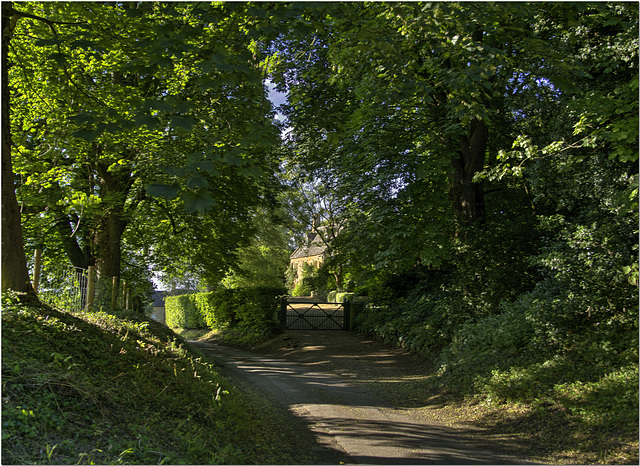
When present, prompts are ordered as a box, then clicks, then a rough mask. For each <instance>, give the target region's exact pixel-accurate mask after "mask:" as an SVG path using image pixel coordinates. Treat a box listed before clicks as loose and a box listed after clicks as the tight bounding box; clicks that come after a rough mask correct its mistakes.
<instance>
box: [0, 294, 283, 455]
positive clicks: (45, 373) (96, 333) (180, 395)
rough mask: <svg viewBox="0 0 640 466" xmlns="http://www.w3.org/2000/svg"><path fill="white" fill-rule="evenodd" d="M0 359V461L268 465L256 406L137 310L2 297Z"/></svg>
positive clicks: (184, 346) (183, 345)
mask: <svg viewBox="0 0 640 466" xmlns="http://www.w3.org/2000/svg"><path fill="white" fill-rule="evenodd" d="M2 356H3V357H2V463H3V464H74V463H75V464H252V463H258V464H266V463H267V462H265V461H264V459H265V457H264V456H263V455H264V454H265V449H264V448H261V447H260V445H259V444H258V443H256V441H255V438H254V437H255V434H256V431H257V430H259V429H260V428H261V426H262V428H266V425H265V424H266V423H267V422H268V420H266V419H264V418H260V419H258V422H255V421H256V419H255V418H256V416H255V411H256V410H260V409H261V408H260V406H258V405H256V402H255V401H251V400H248V398H247V397H244V396H242V395H241V394H239V393H238V392H237V391H236V390H235V389H234V388H233V386H232V385H231V384H230V383H229V382H228V381H227V380H225V379H224V378H223V377H222V376H221V375H220V374H219V373H218V372H216V370H215V368H214V367H213V366H212V365H211V364H210V363H207V362H206V361H204V360H202V359H201V358H199V357H198V354H196V353H194V352H192V351H191V350H190V348H189V347H188V345H187V344H186V342H185V340H184V339H183V338H182V337H180V336H179V335H177V334H176V333H174V332H173V331H171V330H170V329H168V328H167V327H165V326H164V325H161V324H158V323H156V322H153V321H149V320H147V319H145V318H144V317H143V316H140V315H135V314H130V313H119V314H118V315H111V314H106V313H103V312H91V313H82V314H77V315H72V314H69V313H66V312H60V311H58V310H54V309H52V308H50V307H47V306H43V305H41V304H39V303H37V302H20V301H19V300H18V299H17V298H16V297H15V296H11V295H3V309H2ZM269 455H270V456H269V457H268V458H267V459H268V460H269V461H270V462H272V463H281V461H279V459H278V458H277V457H276V456H277V452H276V453H269Z"/></svg>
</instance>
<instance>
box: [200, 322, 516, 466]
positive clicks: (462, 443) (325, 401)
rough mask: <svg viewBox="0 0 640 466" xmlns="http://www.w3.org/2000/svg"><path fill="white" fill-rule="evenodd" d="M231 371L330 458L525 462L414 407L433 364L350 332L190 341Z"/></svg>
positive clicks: (373, 461)
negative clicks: (299, 425) (252, 341)
mask: <svg viewBox="0 0 640 466" xmlns="http://www.w3.org/2000/svg"><path fill="white" fill-rule="evenodd" d="M191 343H192V344H193V345H194V346H196V347H197V348H199V349H200V350H201V351H202V352H203V353H204V354H205V355H206V356H207V357H210V358H212V359H213V360H214V361H215V362H216V364H217V365H218V366H219V367H220V368H221V369H222V371H223V373H225V375H229V376H231V377H233V378H238V377H239V378H242V379H243V380H244V381H245V382H246V383H248V384H250V385H251V386H252V387H253V388H255V389H258V390H260V391H262V392H263V393H265V395H268V396H269V398H270V399H272V400H276V401H277V402H278V403H281V404H282V405H284V406H286V407H288V409H289V411H290V412H291V413H292V414H294V415H295V416H298V417H299V418H301V419H303V420H304V421H305V423H304V425H306V426H309V427H308V428H309V429H310V430H311V431H312V432H313V435H314V436H315V437H316V439H317V442H318V444H319V445H323V446H324V447H325V448H328V449H331V450H333V451H334V452H335V453H336V455H335V456H334V457H333V459H332V460H330V461H331V462H333V461H337V459H338V458H341V461H344V462H348V463H366V464H523V463H527V461H525V460H523V459H522V458H518V457H517V456H514V455H510V454H505V453H504V452H498V451H497V450H495V449H493V448H492V447H491V446H490V445H488V444H483V443H482V441H481V438H480V437H478V436H477V435H475V434H476V432H474V430H473V428H471V427H469V426H461V425H456V424H455V423H451V422H446V421H447V420H444V421H445V422H441V421H440V420H438V419H436V418H434V417H432V416H425V415H424V413H422V412H419V411H416V410H413V409H410V408H412V407H413V406H412V404H420V403H422V402H423V400H424V394H423V393H415V392H414V391H413V390H412V389H411V387H415V386H420V385H424V384H420V381H421V380H424V378H425V377H426V376H425V375H424V374H426V373H428V371H426V367H427V366H428V363H427V362H426V361H424V360H423V359H420V358H419V357H417V356H415V355H410V354H406V353H404V352H403V351H401V350H398V349H395V348H391V347H389V346H388V345H384V344H382V343H380V342H376V341H373V340H368V339H366V338H363V337H362V336H360V335H358V334H355V333H352V332H344V331H289V332H286V333H285V334H284V335H281V336H279V337H277V338H276V339H274V340H271V341H269V342H267V343H265V344H262V345H259V346H258V347H255V348H252V350H251V351H245V350H239V349H236V348H230V347H226V346H221V345H217V344H215V343H213V342H191Z"/></svg>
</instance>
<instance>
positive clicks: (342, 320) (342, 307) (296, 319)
mask: <svg viewBox="0 0 640 466" xmlns="http://www.w3.org/2000/svg"><path fill="white" fill-rule="evenodd" d="M350 317H351V303H349V302H346V303H327V302H318V301H311V300H308V299H304V298H301V299H296V298H283V299H282V301H281V302H280V314H279V320H280V327H281V328H282V329H283V330H349V329H350V323H351V319H350Z"/></svg>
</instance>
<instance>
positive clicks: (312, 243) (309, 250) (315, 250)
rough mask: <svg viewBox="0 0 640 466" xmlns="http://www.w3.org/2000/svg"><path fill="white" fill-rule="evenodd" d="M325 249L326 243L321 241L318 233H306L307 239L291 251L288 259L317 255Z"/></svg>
mask: <svg viewBox="0 0 640 466" xmlns="http://www.w3.org/2000/svg"><path fill="white" fill-rule="evenodd" d="M326 250H327V245H326V244H325V243H324V241H322V238H321V237H320V235H319V234H318V233H307V240H306V241H305V243H304V244H303V245H302V246H300V247H299V248H298V249H296V250H295V251H293V254H291V257H290V259H299V258H301V257H311V256H319V255H321V254H324V252H325V251H326Z"/></svg>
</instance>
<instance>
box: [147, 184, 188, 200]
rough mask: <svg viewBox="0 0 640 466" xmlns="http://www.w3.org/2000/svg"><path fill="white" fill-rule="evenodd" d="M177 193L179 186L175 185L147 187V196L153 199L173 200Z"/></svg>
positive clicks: (152, 185)
mask: <svg viewBox="0 0 640 466" xmlns="http://www.w3.org/2000/svg"><path fill="white" fill-rule="evenodd" d="M178 191H180V186H178V185H176V184H170V185H167V184H160V183H152V184H149V185H147V194H149V195H150V196H153V197H162V198H163V199H175V198H176V196H177V195H178Z"/></svg>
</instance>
